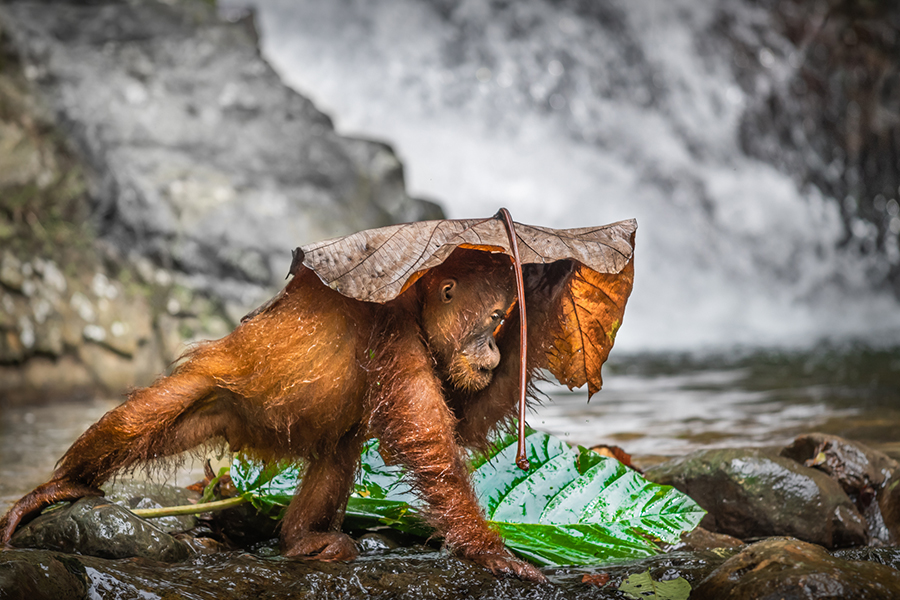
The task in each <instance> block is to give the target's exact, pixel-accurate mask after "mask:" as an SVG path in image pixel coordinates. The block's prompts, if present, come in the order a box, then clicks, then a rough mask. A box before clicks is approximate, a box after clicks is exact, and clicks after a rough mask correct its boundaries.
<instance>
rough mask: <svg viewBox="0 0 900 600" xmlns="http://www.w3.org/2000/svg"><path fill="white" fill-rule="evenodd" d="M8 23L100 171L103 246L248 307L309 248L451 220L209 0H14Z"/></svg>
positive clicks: (98, 218)
mask: <svg viewBox="0 0 900 600" xmlns="http://www.w3.org/2000/svg"><path fill="white" fill-rule="evenodd" d="M0 20H2V22H3V24H4V30H5V34H6V35H7V36H8V37H9V43H10V45H11V47H12V48H13V50H14V51H15V52H16V53H17V54H18V55H20V56H21V57H22V60H23V62H24V63H25V65H26V67H25V68H26V72H28V73H31V75H32V79H33V81H34V82H35V83H36V85H37V87H38V88H39V89H40V90H41V92H42V93H43V95H44V96H45V97H46V100H47V103H48V104H50V105H51V106H52V107H53V108H54V109H55V110H56V111H57V113H58V115H59V118H60V120H61V121H62V122H64V123H67V124H68V127H67V129H68V131H69V133H70V135H72V136H73V138H74V141H75V143H76V146H77V147H78V148H80V149H81V151H82V154H83V156H84V157H85V158H86V160H87V161H88V163H89V165H90V167H91V168H92V169H93V171H94V172H96V173H97V174H98V175H97V177H96V179H95V181H93V186H92V190H91V191H92V194H91V196H92V200H93V203H94V204H93V207H92V211H91V212H92V215H93V218H94V220H95V222H96V224H97V226H98V229H99V230H100V234H101V236H102V237H104V238H106V239H108V240H111V241H112V242H113V243H114V244H115V245H116V246H117V247H118V248H119V249H120V250H121V251H122V252H123V253H125V254H127V253H128V252H135V253H137V254H140V255H143V256H149V257H151V258H152V259H154V260H155V261H156V262H158V263H159V264H162V265H164V266H171V267H174V268H175V269H176V270H178V271H181V272H184V273H186V274H188V275H189V276H190V281H191V286H192V287H194V288H195V289H197V288H202V289H204V290H206V291H208V292H209V293H211V294H212V295H213V296H215V297H218V298H224V299H225V300H226V301H228V302H233V303H237V304H240V305H241V307H242V309H243V310H246V308H248V303H250V302H253V301H259V300H260V299H261V298H263V297H264V296H265V293H264V292H263V290H267V289H268V288H270V287H272V286H275V285H280V282H281V281H282V280H283V278H284V276H285V274H286V273H287V270H288V266H289V264H290V259H291V255H290V250H291V249H292V248H294V247H296V246H298V245H301V244H303V243H308V242H312V241H316V240H320V239H324V238H328V237H332V236H336V235H343V234H346V233H350V232H353V231H356V230H360V229H365V228H369V227H375V226H379V225H388V224H391V223H395V222H401V221H407V220H417V219H421V218H432V217H434V218H439V217H440V215H441V211H440V209H439V208H437V206H436V205H434V204H431V203H427V202H423V201H418V200H414V199H412V198H410V197H409V196H408V195H407V194H406V192H405V188H404V184H403V172H402V167H401V165H400V162H399V161H398V160H397V158H396V156H395V155H394V153H393V151H392V150H391V149H390V148H389V147H388V146H386V145H384V144H378V143H373V142H368V141H363V140H354V139H348V138H344V137H341V136H338V135H337V134H336V132H335V130H334V127H333V126H332V123H331V120H330V119H329V118H328V117H327V116H326V115H324V114H323V113H321V112H320V111H319V110H317V109H316V108H315V107H314V106H313V104H312V103H311V102H310V101H309V100H307V99H306V98H304V97H302V96H300V95H299V94H297V93H296V92H294V91H292V90H291V89H289V88H288V87H286V86H285V85H284V84H283V83H282V82H281V80H280V79H279V77H278V75H277V74H276V73H275V71H274V70H273V69H272V68H271V67H270V66H269V65H268V64H267V63H266V62H265V61H264V60H263V59H262V57H261V55H260V53H259V50H258V48H257V46H256V40H255V39H254V37H253V36H252V35H250V34H249V33H248V31H247V28H246V24H240V23H230V22H228V21H226V20H223V19H221V18H219V17H218V16H217V15H216V12H215V8H214V7H213V6H212V5H210V4H209V3H206V2H201V1H191V0H188V1H186V2H178V3H168V2H157V1H154V0H142V1H139V2H129V3H103V4H101V5H85V4H81V3H67V2H54V3H49V4H46V3H39V4H32V3H27V2H12V3H6V4H4V5H3V6H2V7H0Z"/></svg>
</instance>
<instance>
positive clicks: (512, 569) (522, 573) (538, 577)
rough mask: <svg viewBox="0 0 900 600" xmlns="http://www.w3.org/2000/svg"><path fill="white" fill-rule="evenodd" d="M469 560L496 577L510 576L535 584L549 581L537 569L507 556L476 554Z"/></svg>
mask: <svg viewBox="0 0 900 600" xmlns="http://www.w3.org/2000/svg"><path fill="white" fill-rule="evenodd" d="M468 558H470V559H471V560H473V561H475V562H476V563H478V564H479V565H481V566H482V567H484V568H486V569H488V570H490V572H491V573H493V574H494V575H509V576H513V577H518V578H519V579H521V580H522V581H531V582H534V583H543V582H545V581H547V578H546V577H545V576H544V574H543V573H541V572H540V571H539V570H538V569H537V567H535V566H534V565H532V564H530V563H527V562H524V561H521V560H519V559H517V558H513V557H512V556H510V555H507V554H476V555H473V556H469V557H468Z"/></svg>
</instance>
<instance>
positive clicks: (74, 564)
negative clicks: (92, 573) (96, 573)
mask: <svg viewBox="0 0 900 600" xmlns="http://www.w3.org/2000/svg"><path fill="white" fill-rule="evenodd" d="M87 588H88V578H87V576H86V574H85V571H84V566H82V564H81V563H80V562H78V560H77V559H75V558H73V557H68V556H66V555H59V554H55V553H52V552H47V551H41V550H28V551H23V550H18V551H17V550H10V551H2V550H0V598H3V599H4V600H60V599H61V598H66V599H69V598H71V599H73V600H74V599H78V598H87Z"/></svg>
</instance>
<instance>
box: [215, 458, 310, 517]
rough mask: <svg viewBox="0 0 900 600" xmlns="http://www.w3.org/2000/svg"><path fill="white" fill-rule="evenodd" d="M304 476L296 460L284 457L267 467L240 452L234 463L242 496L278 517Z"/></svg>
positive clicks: (260, 508)
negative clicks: (288, 459) (284, 458)
mask: <svg viewBox="0 0 900 600" xmlns="http://www.w3.org/2000/svg"><path fill="white" fill-rule="evenodd" d="M300 478H301V476H300V467H299V465H298V464H297V463H296V462H293V461H287V460H283V461H278V462H276V463H273V464H271V465H268V466H267V465H264V464H263V463H261V462H259V461H254V460H252V459H250V458H247V457H246V456H244V455H243V454H238V455H237V456H235V458H234V460H233V461H232V462H231V481H232V482H233V483H234V486H235V487H236V488H237V490H238V492H239V493H240V495H241V497H242V498H245V499H246V500H249V501H250V503H252V504H253V506H255V507H256V509H257V510H258V511H260V512H261V513H263V514H266V515H270V516H272V517H273V518H277V519H280V518H281V517H282V516H284V509H285V508H286V507H287V505H288V504H290V502H291V499H292V498H293V497H294V491H295V490H296V489H297V485H298V484H299V483H300Z"/></svg>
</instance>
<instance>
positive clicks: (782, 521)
mask: <svg viewBox="0 0 900 600" xmlns="http://www.w3.org/2000/svg"><path fill="white" fill-rule="evenodd" d="M645 477H646V478H647V479H649V480H651V481H655V482H657V483H661V484H665V485H672V486H674V487H676V488H678V489H679V490H681V491H682V492H684V493H686V494H687V495H688V496H690V497H691V498H693V499H694V500H695V501H696V502H697V503H698V504H700V506H702V507H703V508H704V509H706V510H707V511H708V514H707V515H706V516H705V517H704V518H703V520H702V521H701V523H700V525H701V526H703V527H705V528H706V529H709V530H710V531H714V532H718V533H725V534H728V535H732V536H735V537H738V538H741V539H752V538H759V537H768V536H773V535H787V536H792V537H797V538H799V539H802V540H805V541H809V542H812V543H816V544H821V545H823V546H825V547H827V548H840V547H846V546H858V545H863V544H865V543H866V542H867V541H868V537H867V533H866V530H867V525H866V522H865V520H864V519H863V517H862V516H861V515H860V513H859V511H858V510H857V509H856V507H855V506H854V505H853V503H852V502H851V501H850V499H849V498H848V497H847V495H846V494H845V493H844V491H843V490H842V489H841V487H840V485H839V484H838V483H837V482H836V481H834V480H832V479H831V478H830V477H828V476H827V475H825V474H824V473H822V472H821V471H817V470H815V469H811V468H808V467H805V466H803V465H800V464H798V463H796V462H795V461H793V460H790V459H788V458H785V457H782V456H778V455H777V454H775V453H773V452H767V451H764V450H755V449H749V450H741V449H730V450H704V451H699V452H694V453H691V454H689V455H687V456H684V457H682V458H678V459H675V460H672V461H669V462H666V463H663V464H661V465H657V466H656V467H653V468H651V469H649V470H648V471H647V472H646V473H645Z"/></svg>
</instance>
